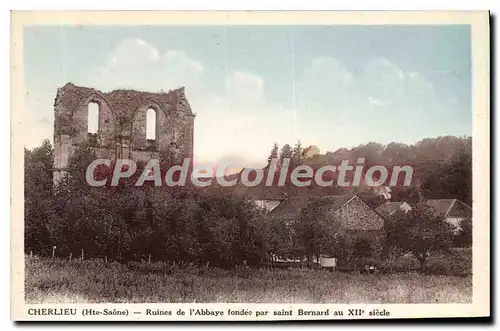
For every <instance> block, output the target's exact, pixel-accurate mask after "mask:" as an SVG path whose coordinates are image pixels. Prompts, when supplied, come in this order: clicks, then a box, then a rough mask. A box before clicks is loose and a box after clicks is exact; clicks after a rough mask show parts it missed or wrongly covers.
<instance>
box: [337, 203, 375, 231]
mask: <svg viewBox="0 0 500 331" xmlns="http://www.w3.org/2000/svg"><path fill="white" fill-rule="evenodd" d="M337 212H338V213H339V214H340V215H339V216H340V219H341V222H342V226H343V227H345V228H346V229H348V230H352V231H356V230H363V231H367V230H381V229H383V227H384V220H383V219H382V217H380V215H379V214H377V213H376V212H375V211H374V210H373V209H372V208H370V206H368V205H367V204H366V203H365V202H364V201H363V200H361V199H360V198H359V197H358V196H355V197H354V198H353V199H352V200H350V201H349V202H347V203H346V204H345V205H343V206H342V207H341V208H340V209H339V210H338V211H337Z"/></svg>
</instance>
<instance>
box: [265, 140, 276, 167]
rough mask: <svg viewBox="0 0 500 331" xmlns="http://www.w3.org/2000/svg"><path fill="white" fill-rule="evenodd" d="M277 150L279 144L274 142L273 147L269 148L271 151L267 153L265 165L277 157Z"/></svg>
mask: <svg viewBox="0 0 500 331" xmlns="http://www.w3.org/2000/svg"><path fill="white" fill-rule="evenodd" d="M278 151H279V146H278V144H277V143H274V145H273V148H271V153H270V154H269V157H268V158H267V166H269V165H270V164H271V161H272V159H277V158H278Z"/></svg>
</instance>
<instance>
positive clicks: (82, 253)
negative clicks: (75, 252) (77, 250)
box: [82, 248, 83, 260]
mask: <svg viewBox="0 0 500 331" xmlns="http://www.w3.org/2000/svg"><path fill="white" fill-rule="evenodd" d="M82 260H83V248H82Z"/></svg>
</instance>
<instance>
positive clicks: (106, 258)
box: [104, 255, 108, 263]
mask: <svg viewBox="0 0 500 331" xmlns="http://www.w3.org/2000/svg"><path fill="white" fill-rule="evenodd" d="M104 262H106V263H108V256H107V255H106V256H104Z"/></svg>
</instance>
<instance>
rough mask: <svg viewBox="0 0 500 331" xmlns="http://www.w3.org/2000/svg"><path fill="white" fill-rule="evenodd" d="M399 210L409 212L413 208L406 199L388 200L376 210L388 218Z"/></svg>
mask: <svg viewBox="0 0 500 331" xmlns="http://www.w3.org/2000/svg"><path fill="white" fill-rule="evenodd" d="M398 210H402V211H404V212H408V211H410V210H411V206H410V205H409V204H408V203H406V202H404V201H388V202H386V203H384V204H382V205H380V206H378V207H377V208H376V209H375V211H376V212H377V213H379V214H380V216H382V217H384V218H387V217H390V216H392V215H394V214H395V213H396V212H397V211H398Z"/></svg>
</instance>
